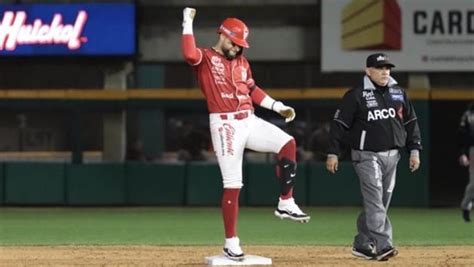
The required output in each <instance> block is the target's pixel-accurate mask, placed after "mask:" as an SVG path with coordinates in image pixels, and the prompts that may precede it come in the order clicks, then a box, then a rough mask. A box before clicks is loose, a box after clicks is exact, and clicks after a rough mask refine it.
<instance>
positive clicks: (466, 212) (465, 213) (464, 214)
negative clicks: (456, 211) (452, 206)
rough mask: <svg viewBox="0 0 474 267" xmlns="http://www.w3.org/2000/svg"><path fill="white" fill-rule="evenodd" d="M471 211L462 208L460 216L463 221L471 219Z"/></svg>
mask: <svg viewBox="0 0 474 267" xmlns="http://www.w3.org/2000/svg"><path fill="white" fill-rule="evenodd" d="M470 213H471V211H470V210H462V218H463V219H464V221H465V222H470V221H471V214H470Z"/></svg>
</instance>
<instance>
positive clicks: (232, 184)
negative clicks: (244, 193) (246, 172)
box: [222, 178, 244, 188]
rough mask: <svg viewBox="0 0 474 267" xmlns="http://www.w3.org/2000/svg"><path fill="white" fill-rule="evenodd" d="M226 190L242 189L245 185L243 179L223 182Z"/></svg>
mask: <svg viewBox="0 0 474 267" xmlns="http://www.w3.org/2000/svg"><path fill="white" fill-rule="evenodd" d="M222 183H223V185H224V188H242V186H244V184H243V183H242V179H226V178H224V180H223V182H222Z"/></svg>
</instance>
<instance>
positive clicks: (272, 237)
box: [0, 207, 474, 246]
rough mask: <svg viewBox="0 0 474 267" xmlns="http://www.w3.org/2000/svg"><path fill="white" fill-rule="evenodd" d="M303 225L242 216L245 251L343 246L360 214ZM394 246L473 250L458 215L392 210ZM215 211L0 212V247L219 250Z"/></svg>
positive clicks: (324, 213) (315, 213)
mask: <svg viewBox="0 0 474 267" xmlns="http://www.w3.org/2000/svg"><path fill="white" fill-rule="evenodd" d="M305 211H307V212H308V213H310V215H311V216H312V220H311V222H310V223H309V224H298V223H294V222H291V221H281V220H279V219H277V218H276V217H275V216H274V215H273V209H272V208H271V207H265V208H242V209H241V212H240V217H239V236H240V237H241V239H242V240H245V241H244V242H245V244H246V245H250V244H253V245H257V244H258V245H350V244H351V243H352V238H353V236H354V233H355V220H356V217H357V214H358V212H359V208H351V207H348V208H323V207H312V208H307V209H305ZM390 218H391V220H392V224H393V227H394V241H395V244H397V245H474V224H472V223H470V224H468V223H464V222H463V221H462V219H461V216H460V211H459V210H458V209H408V208H406V209H405V208H393V209H391V210H390ZM222 241H223V226H222V218H221V214H220V209H218V208H0V245H2V246H6V245H140V244H143V245H220V244H222Z"/></svg>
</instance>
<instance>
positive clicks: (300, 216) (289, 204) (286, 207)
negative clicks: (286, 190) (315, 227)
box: [275, 198, 311, 223]
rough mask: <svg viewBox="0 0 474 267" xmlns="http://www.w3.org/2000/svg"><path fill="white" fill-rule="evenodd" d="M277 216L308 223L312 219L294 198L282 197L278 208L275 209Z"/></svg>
mask: <svg viewBox="0 0 474 267" xmlns="http://www.w3.org/2000/svg"><path fill="white" fill-rule="evenodd" d="M275 216H277V217H278V218H280V219H282V220H283V219H290V220H293V221H296V222H300V223H308V222H309V220H310V219H311V217H310V216H308V215H307V214H306V213H304V212H303V211H301V209H300V208H299V207H298V205H296V203H295V199H294V198H289V199H281V198H280V201H279V202H278V208H277V209H276V210H275Z"/></svg>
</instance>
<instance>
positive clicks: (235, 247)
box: [222, 236, 245, 261]
mask: <svg viewBox="0 0 474 267" xmlns="http://www.w3.org/2000/svg"><path fill="white" fill-rule="evenodd" d="M222 253H223V254H224V256H226V257H227V258H228V259H231V260H234V261H243V260H244V259H245V254H244V252H243V251H242V248H241V247H240V239H239V238H238V237H236V236H235V237H232V238H226V239H225V245H224V249H223V250H222Z"/></svg>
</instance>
